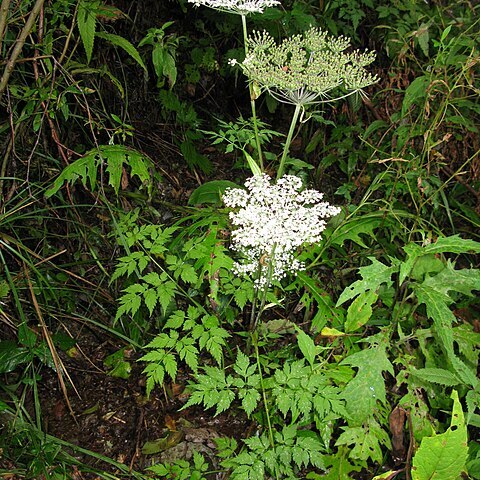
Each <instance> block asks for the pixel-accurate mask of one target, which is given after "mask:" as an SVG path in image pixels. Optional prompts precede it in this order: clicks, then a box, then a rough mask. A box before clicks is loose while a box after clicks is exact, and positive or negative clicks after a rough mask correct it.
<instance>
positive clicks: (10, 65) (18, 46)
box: [0, 0, 45, 101]
mask: <svg viewBox="0 0 480 480" xmlns="http://www.w3.org/2000/svg"><path fill="white" fill-rule="evenodd" d="M5 1H6V0H3V2H5ZM44 3H45V0H37V1H36V2H35V5H34V6H33V9H32V11H31V12H30V15H29V17H28V20H27V22H26V23H25V25H24V27H23V29H22V31H21V32H20V35H19V36H18V38H17V40H16V43H15V47H14V49H13V52H12V55H11V56H10V59H9V60H8V62H7V65H6V66H5V70H4V71H3V75H2V78H1V79H0V101H1V100H2V96H3V92H4V91H5V89H6V88H7V85H8V80H9V78H10V75H11V74H12V72H13V69H14V68H15V63H16V61H17V58H18V57H19V56H20V53H21V52H22V49H23V45H25V40H26V39H27V37H28V35H29V34H30V32H31V31H32V29H33V26H34V25H35V20H36V19H37V16H38V14H39V13H40V10H41V9H42V7H43V4H44ZM2 7H3V3H2Z"/></svg>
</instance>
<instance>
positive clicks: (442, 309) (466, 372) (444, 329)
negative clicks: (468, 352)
mask: <svg viewBox="0 0 480 480" xmlns="http://www.w3.org/2000/svg"><path fill="white" fill-rule="evenodd" d="M437 277H438V275H437ZM433 278H436V277H433ZM437 288H438V289H440V290H448V289H449V288H448V286H443V285H432V282H431V278H429V279H427V280H425V282H423V284H421V285H418V286H416V287H415V293H416V294H417V298H418V302H419V303H423V304H425V306H426V309H427V315H428V317H429V318H431V319H432V320H433V324H434V326H435V334H436V336H437V337H438V339H439V340H440V343H441V345H442V347H443V349H444V350H445V353H446V354H447V357H448V359H449V360H450V362H451V363H452V365H453V367H454V368H455V371H456V372H457V374H458V376H459V378H460V379H461V380H462V381H463V382H464V383H466V384H467V385H472V386H476V385H477V383H478V379H477V377H476V372H474V371H472V370H471V369H470V368H469V367H468V366H467V365H465V363H463V362H462V361H461V360H460V359H459V358H458V357H457V356H456V355H455V352H454V346H453V330H452V325H453V323H454V322H455V321H456V318H455V316H454V315H453V313H452V311H451V310H450V308H449V306H448V305H449V303H451V301H452V299H451V298H450V297H449V296H448V295H447V294H446V293H444V292H442V291H438V290H437ZM454 288H455V287H454Z"/></svg>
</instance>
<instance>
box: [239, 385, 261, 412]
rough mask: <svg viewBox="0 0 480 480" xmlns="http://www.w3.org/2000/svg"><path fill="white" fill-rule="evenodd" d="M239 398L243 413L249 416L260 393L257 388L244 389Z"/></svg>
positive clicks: (255, 405) (258, 399)
mask: <svg viewBox="0 0 480 480" xmlns="http://www.w3.org/2000/svg"><path fill="white" fill-rule="evenodd" d="M240 398H241V399H242V407H243V409H244V410H245V413H246V414H247V416H248V417H250V415H251V414H252V413H253V411H254V410H255V409H256V408H257V405H258V402H259V401H260V393H259V392H258V391H257V390H254V389H250V390H246V391H245V394H244V395H242V396H240Z"/></svg>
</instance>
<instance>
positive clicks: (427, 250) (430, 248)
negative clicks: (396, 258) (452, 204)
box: [399, 235, 480, 284]
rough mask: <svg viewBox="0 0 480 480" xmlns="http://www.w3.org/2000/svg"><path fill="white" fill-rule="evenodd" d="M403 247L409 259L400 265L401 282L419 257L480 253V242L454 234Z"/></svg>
mask: <svg viewBox="0 0 480 480" xmlns="http://www.w3.org/2000/svg"><path fill="white" fill-rule="evenodd" d="M403 249H404V251H405V253H406V254H407V259H406V260H405V261H404V262H403V263H402V264H401V266H400V277H399V282H400V284H402V283H403V281H404V280H405V279H406V277H407V276H408V275H410V272H411V270H412V268H413V265H414V264H415V261H416V260H417V258H418V257H421V256H423V255H429V254H433V255H436V254H439V253H467V252H475V253H478V252H480V243H479V242H476V241H474V240H468V239H463V238H461V237H460V236H459V235H452V236H450V237H439V238H438V239H437V241H436V242H435V243H430V244H429V245H425V246H423V247H422V246H420V245H417V244H416V243H409V244H408V245H406V246H405V247H404V248H403Z"/></svg>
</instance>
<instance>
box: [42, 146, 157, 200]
mask: <svg viewBox="0 0 480 480" xmlns="http://www.w3.org/2000/svg"><path fill="white" fill-rule="evenodd" d="M104 165H106V166H105V171H106V173H108V184H109V185H110V186H111V187H112V188H113V190H114V191H115V193H118V190H119V189H120V187H121V185H122V183H123V182H125V180H126V179H127V177H126V172H125V166H128V167H130V176H131V177H132V178H133V177H138V179H139V180H140V181H141V182H142V184H146V183H147V182H148V181H149V180H151V174H150V169H151V167H152V162H151V160H150V159H149V158H148V157H147V156H145V155H144V154H142V153H140V152H138V151H136V150H133V149H131V148H127V147H124V146H122V145H101V146H99V147H97V148H95V149H93V150H90V151H89V152H87V153H86V154H85V155H84V156H83V157H81V158H79V159H78V160H75V161H74V162H73V163H71V164H70V165H68V166H67V167H65V168H64V169H63V171H62V173H61V174H60V175H59V176H58V178H57V179H56V180H55V182H54V183H53V185H52V187H51V188H49V189H48V190H47V191H46V192H45V195H46V197H47V198H48V197H51V196H52V195H54V194H55V193H57V192H58V190H60V188H61V187H62V186H63V184H64V183H65V182H68V183H70V184H73V183H75V182H76V181H77V180H78V179H80V180H81V182H82V184H83V186H84V187H87V186H88V187H89V188H90V190H92V191H94V190H95V188H96V187H97V177H98V173H99V169H100V170H101V171H103V168H104ZM127 181H128V180H127Z"/></svg>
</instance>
